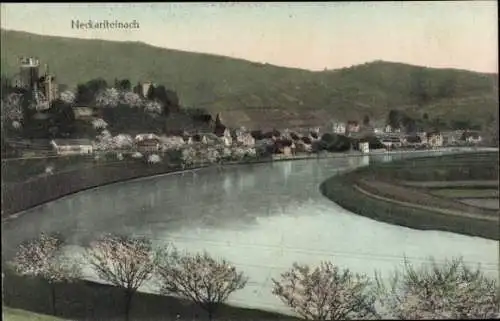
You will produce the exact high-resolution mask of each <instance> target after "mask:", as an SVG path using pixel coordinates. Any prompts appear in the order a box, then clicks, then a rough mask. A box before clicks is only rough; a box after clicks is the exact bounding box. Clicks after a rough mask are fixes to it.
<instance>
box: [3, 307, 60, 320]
mask: <svg viewBox="0 0 500 321" xmlns="http://www.w3.org/2000/svg"><path fill="white" fill-rule="evenodd" d="M2 313H3V320H4V321H63V320H64V319H60V318H56V317H53V316H49V315H43V314H38V313H33V312H29V311H25V310H19V309H12V308H9V307H6V306H3V307H2Z"/></svg>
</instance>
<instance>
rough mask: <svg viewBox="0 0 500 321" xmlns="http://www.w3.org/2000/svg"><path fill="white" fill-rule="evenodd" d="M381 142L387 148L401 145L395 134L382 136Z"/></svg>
mask: <svg viewBox="0 0 500 321" xmlns="http://www.w3.org/2000/svg"><path fill="white" fill-rule="evenodd" d="M381 142H382V144H383V145H384V146H385V147H386V148H387V149H393V148H400V147H401V146H402V142H401V139H400V138H399V137H396V136H386V137H383V138H382V139H381Z"/></svg>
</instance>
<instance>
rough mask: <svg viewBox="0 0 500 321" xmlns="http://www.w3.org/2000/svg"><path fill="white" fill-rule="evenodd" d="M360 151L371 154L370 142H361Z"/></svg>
mask: <svg viewBox="0 0 500 321" xmlns="http://www.w3.org/2000/svg"><path fill="white" fill-rule="evenodd" d="M359 150H360V151H361V152H362V153H363V154H367V153H369V152H370V143H368V142H360V143H359Z"/></svg>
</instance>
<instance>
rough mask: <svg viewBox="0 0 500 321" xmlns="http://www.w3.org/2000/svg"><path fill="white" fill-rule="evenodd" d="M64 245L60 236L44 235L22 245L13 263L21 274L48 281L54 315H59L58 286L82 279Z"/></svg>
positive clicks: (77, 266) (78, 268) (76, 265)
mask: <svg viewBox="0 0 500 321" xmlns="http://www.w3.org/2000/svg"><path fill="white" fill-rule="evenodd" d="M63 244H64V243H63V241H62V240H61V238H60V237H59V236H58V235H55V234H54V235H47V234H45V233H42V234H41V235H40V236H39V237H38V238H37V239H35V240H32V241H28V242H25V243H23V244H21V245H20V246H19V250H18V252H17V254H16V256H15V257H14V259H13V261H12V262H11V263H12V266H13V267H14V269H15V270H16V271H17V272H18V273H19V274H21V275H27V276H32V277H41V278H43V279H45V280H46V281H47V283H48V284H49V286H50V290H51V303H52V312H53V314H54V315H56V314H57V310H56V284H57V283H62V282H72V281H75V280H78V279H79V278H80V277H81V270H80V266H79V265H78V264H76V263H75V262H72V261H70V259H69V258H67V257H66V256H65V255H64V254H63V252H62V247H63Z"/></svg>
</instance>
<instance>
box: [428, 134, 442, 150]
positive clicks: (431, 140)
mask: <svg viewBox="0 0 500 321" xmlns="http://www.w3.org/2000/svg"><path fill="white" fill-rule="evenodd" d="M427 145H429V146H431V147H433V148H435V147H441V146H443V135H441V133H440V132H437V131H435V132H430V133H427Z"/></svg>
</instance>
